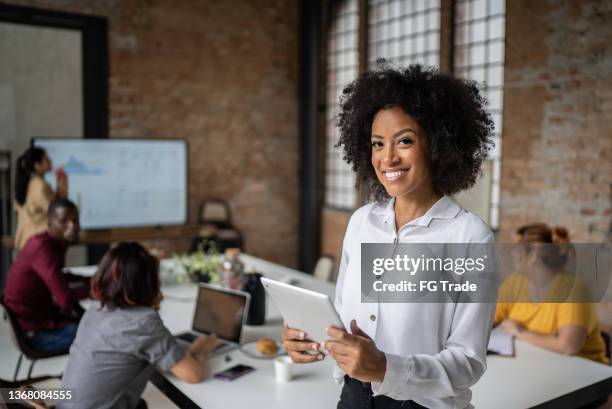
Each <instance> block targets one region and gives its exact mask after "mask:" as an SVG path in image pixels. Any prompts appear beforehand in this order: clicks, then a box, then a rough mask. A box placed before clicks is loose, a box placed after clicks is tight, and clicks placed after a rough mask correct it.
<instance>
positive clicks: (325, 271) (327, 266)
mask: <svg viewBox="0 0 612 409" xmlns="http://www.w3.org/2000/svg"><path fill="white" fill-rule="evenodd" d="M333 271H334V258H333V257H331V256H321V258H319V260H318V261H317V264H316V265H315V268H314V272H313V274H312V275H314V276H315V277H317V278H318V279H321V280H325V281H330V280H331V279H332V276H333Z"/></svg>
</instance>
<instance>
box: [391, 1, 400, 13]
mask: <svg viewBox="0 0 612 409" xmlns="http://www.w3.org/2000/svg"><path fill="white" fill-rule="evenodd" d="M400 5H401V1H400V0H395V1H394V2H392V3H391V17H399V16H400V14H401V11H400Z"/></svg>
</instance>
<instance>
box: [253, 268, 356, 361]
mask: <svg viewBox="0 0 612 409" xmlns="http://www.w3.org/2000/svg"><path fill="white" fill-rule="evenodd" d="M261 283H262V284H263V286H264V288H265V289H266V292H267V293H268V294H269V295H270V297H272V300H273V301H274V303H275V304H276V306H277V307H278V309H279V310H280V312H281V315H282V316H283V318H284V319H285V327H284V329H283V333H282V338H283V346H284V348H285V350H286V351H287V353H288V354H289V356H290V357H291V359H292V360H293V361H294V362H297V363H307V362H315V361H320V360H322V359H324V358H325V353H326V351H325V349H324V348H323V345H322V344H323V342H324V341H325V340H328V339H330V336H329V335H327V333H326V331H327V328H328V327H330V326H333V327H337V328H340V329H342V330H344V325H343V324H342V321H341V320H340V317H339V316H338V313H337V312H336V310H335V308H334V305H333V303H332V302H331V300H330V299H329V297H328V296H327V295H325V294H321V293H317V292H315V291H310V290H305V289H303V288H299V287H296V286H292V285H289V284H285V283H281V282H278V281H274V280H270V279H267V278H262V279H261ZM305 311H308V313H306V314H305V313H304V312H305Z"/></svg>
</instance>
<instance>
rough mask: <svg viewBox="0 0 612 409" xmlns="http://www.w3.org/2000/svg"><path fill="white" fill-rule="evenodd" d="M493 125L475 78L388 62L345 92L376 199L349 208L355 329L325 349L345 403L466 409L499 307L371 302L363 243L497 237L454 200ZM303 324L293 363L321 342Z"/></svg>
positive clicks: (469, 182) (344, 132) (288, 333)
mask: <svg viewBox="0 0 612 409" xmlns="http://www.w3.org/2000/svg"><path fill="white" fill-rule="evenodd" d="M492 128H493V125H492V122H491V119H490V116H489V115H488V114H487V113H486V111H485V101H484V99H483V98H482V97H481V96H480V94H479V91H478V88H477V86H476V84H475V83H473V82H467V81H463V80H461V79H458V78H454V77H451V76H448V75H444V74H440V73H438V72H437V71H435V70H433V69H424V68H422V67H421V66H418V65H415V66H411V67H408V68H406V69H403V70H396V69H393V68H390V67H388V66H386V65H384V64H381V67H380V68H379V69H377V70H373V71H369V72H367V73H366V74H365V75H364V76H363V77H361V78H359V79H357V80H355V81H354V82H352V83H351V84H349V85H348V86H347V87H346V88H345V89H344V91H343V95H342V97H341V100H340V115H339V130H340V141H339V144H340V145H341V146H342V147H343V150H344V158H345V159H346V160H347V161H348V162H349V163H351V164H352V166H353V170H354V171H355V172H356V173H357V178H358V181H359V182H360V184H361V185H362V186H363V187H364V188H365V189H366V192H367V193H368V194H369V196H370V198H371V199H372V202H371V203H369V204H366V205H365V206H363V207H361V208H359V209H358V210H357V211H355V213H354V214H353V215H352V217H351V219H350V222H349V224H348V227H347V230H346V234H345V237H344V242H343V249H342V258H341V262H340V274H339V277H338V282H337V284H336V299H335V306H336V309H337V310H338V313H339V315H340V317H341V319H342V321H343V323H344V326H345V327H346V328H347V329H348V331H345V330H340V329H337V328H330V329H328V335H329V337H330V340H329V341H326V342H325V345H324V346H325V348H326V350H327V351H329V353H330V356H329V357H330V358H331V359H333V360H334V361H335V363H336V367H335V370H334V378H335V379H336V380H337V381H338V382H342V381H343V382H344V387H343V390H342V393H341V396H340V401H339V402H338V408H341V409H344V408H351V409H356V408H364V409H365V408H374V407H375V408H422V407H429V408H448V409H451V408H466V407H470V401H471V392H470V389H469V388H470V387H471V386H472V385H473V384H474V383H476V381H478V379H479V378H480V377H481V376H482V374H483V373H484V371H485V368H486V347H487V343H488V338H489V331H490V326H491V321H492V318H493V313H494V310H495V304H479V303H453V302H448V303H409V302H404V303H362V302H361V274H362V272H361V244H362V243H398V242H399V243H491V242H492V241H493V234H492V233H491V231H490V229H489V228H488V226H487V225H486V224H485V223H484V222H483V221H482V220H481V219H480V218H479V217H478V216H476V215H474V214H472V213H470V212H468V211H467V210H465V209H462V208H461V207H460V206H459V205H458V204H457V203H456V202H455V201H454V200H453V199H452V198H451V195H454V194H456V193H458V192H460V191H462V190H465V189H468V188H470V187H471V186H473V185H474V183H475V181H476V179H477V177H478V175H479V172H480V168H481V165H482V162H483V160H484V159H485V158H486V155H487V151H488V150H489V147H490V145H491V139H490V136H491V134H492V130H493V129H492ZM307 339H308V335H307V334H304V333H303V332H302V331H300V330H299V329H290V328H285V330H284V331H283V340H284V346H285V348H286V350H287V351H288V352H289V355H290V356H291V358H292V359H293V360H294V361H295V362H300V363H306V362H314V361H317V360H321V359H323V358H324V355H322V354H320V353H319V354H317V355H310V354H307V353H306V352H307V351H313V350H315V351H318V350H319V347H320V346H319V345H317V344H314V343H313V342H308V341H306V340H307Z"/></svg>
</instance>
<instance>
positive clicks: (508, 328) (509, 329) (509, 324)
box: [499, 318, 525, 336]
mask: <svg viewBox="0 0 612 409" xmlns="http://www.w3.org/2000/svg"><path fill="white" fill-rule="evenodd" d="M499 326H500V328H501V329H502V330H503V331H504V332H506V333H508V334H510V335H513V336H518V334H520V333H521V332H523V331H524V330H525V327H523V325H521V324H520V323H519V322H518V321H514V320H511V319H508V318H506V319H505V320H503V321H502V322H501V323H500V324H499Z"/></svg>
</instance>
